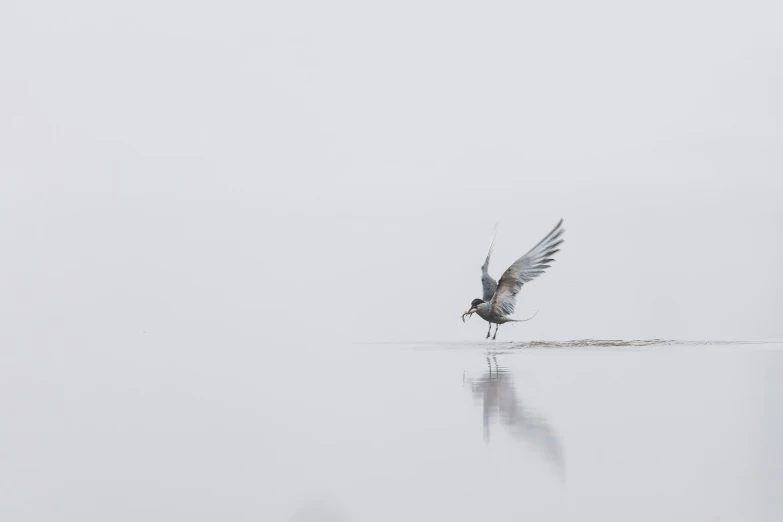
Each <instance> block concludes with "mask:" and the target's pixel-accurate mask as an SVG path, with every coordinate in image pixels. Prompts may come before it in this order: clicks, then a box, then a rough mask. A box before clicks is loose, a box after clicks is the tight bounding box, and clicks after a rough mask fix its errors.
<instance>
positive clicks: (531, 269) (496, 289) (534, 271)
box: [462, 219, 565, 339]
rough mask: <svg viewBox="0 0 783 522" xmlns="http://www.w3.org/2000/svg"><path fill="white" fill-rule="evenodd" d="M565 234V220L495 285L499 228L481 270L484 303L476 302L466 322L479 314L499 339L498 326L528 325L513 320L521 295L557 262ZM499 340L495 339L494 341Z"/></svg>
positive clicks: (466, 314)
mask: <svg viewBox="0 0 783 522" xmlns="http://www.w3.org/2000/svg"><path fill="white" fill-rule="evenodd" d="M564 232H565V229H564V228H563V220H562V219H561V220H560V221H558V223H557V225H555V228H553V229H552V231H551V232H549V233H548V234H547V235H546V236H544V239H542V240H541V241H539V242H538V244H536V246H534V247H533V248H531V249H530V250H529V251H528V252H527V253H526V254H525V255H524V256H522V257H520V258H519V259H517V260H516V261H514V263H512V265H511V266H510V267H508V268H507V269H506V271H505V272H503V275H502V276H501V277H500V280H499V281H495V280H494V279H493V278H492V276H490V275H489V259H490V257H491V256H492V249H493V248H494V245H495V236H496V234H497V226H496V227H495V232H494V233H493V234H492V239H491V240H490V243H489V252H487V258H486V260H485V261H484V264H483V265H482V266H481V286H482V289H483V299H474V300H473V302H472V303H471V306H470V309H469V310H468V311H467V312H465V313H464V314H462V319H463V321H464V320H465V316H468V317H470V316H471V315H472V314H473V313H476V314H478V315H479V317H481V318H482V319H484V320H485V321H487V322H488V323H489V328H490V330H491V328H492V323H494V324H495V325H496V326H495V336H497V325H501V324H503V323H507V322H519V321H526V320H527V319H513V318H511V317H509V316H510V315H511V314H513V313H514V309H515V306H516V301H517V294H518V293H519V291H520V290H521V289H522V286H524V284H525V283H529V282H530V281H532V280H533V279H535V278H536V277H538V276H540V275H541V274H543V273H544V272H545V271H546V269H547V268H549V267H550V266H551V265H550V263H552V262H553V261H554V258H553V257H552V256H553V255H554V254H556V253H557V252H559V251H560V249H559V248H558V247H559V246H560V245H561V244H562V243H563V241H564V239H563V238H562V235H563V233H564ZM531 319H532V317H531ZM489 333H490V332H489V331H487V337H489ZM495 336H493V337H492V338H493V339H494V338H495Z"/></svg>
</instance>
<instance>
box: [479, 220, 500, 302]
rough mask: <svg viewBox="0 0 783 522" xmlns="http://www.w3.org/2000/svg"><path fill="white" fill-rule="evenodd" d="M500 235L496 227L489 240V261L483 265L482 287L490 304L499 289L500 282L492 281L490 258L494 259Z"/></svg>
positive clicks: (485, 299)
mask: <svg viewBox="0 0 783 522" xmlns="http://www.w3.org/2000/svg"><path fill="white" fill-rule="evenodd" d="M497 233H498V226H497V225H495V230H494V231H493V232H492V238H491V239H490V240H489V252H487V259H486V261H484V264H483V265H481V286H482V288H483V289H484V297H483V299H484V301H486V302H489V301H490V300H491V299H492V296H493V295H495V290H497V288H498V282H497V281H495V280H494V279H492V276H491V275H489V258H490V257H492V249H493V248H494V247H495V236H496V235H497Z"/></svg>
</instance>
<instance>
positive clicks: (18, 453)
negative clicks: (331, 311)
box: [0, 343, 783, 522]
mask: <svg viewBox="0 0 783 522" xmlns="http://www.w3.org/2000/svg"><path fill="white" fill-rule="evenodd" d="M616 344H618V345H615V346H595V345H590V343H572V344H571V345H568V344H557V343H549V344H544V345H542V344H537V345H523V346H518V345H512V344H507V343H486V344H485V343H476V344H473V345H465V344H426V343H422V344H408V345H401V344H385V345H384V344H372V345H370V344H368V345H357V344H344V345H340V344H330V343H321V344H312V345H306V346H297V345H294V344H290V345H274V346H272V345H270V346H268V347H265V348H264V349H263V350H260V349H259V348H258V347H243V348H240V347H235V348H228V347H221V348H220V349H219V350H218V349H213V348H212V347H202V348H195V347H190V348H189V350H190V351H189V355H188V357H186V358H183V357H182V349H181V347H179V348H178V349H174V348H171V347H166V346H163V345H156V344H155V343H150V344H147V345H141V346H137V347H135V350H125V351H115V352H110V351H101V350H95V351H90V350H85V351H83V352H79V353H77V354H75V355H74V354H73V353H71V354H69V355H67V356H66V355H64V354H62V353H59V354H56V353H35V352H29V351H27V352H11V353H5V354H4V355H3V360H2V362H3V366H2V370H0V377H2V384H0V392H2V394H1V396H0V407H2V414H3V419H4V423H3V428H2V432H0V452H1V453H0V455H1V462H2V466H0V518H2V519H3V520H14V521H20V520H79V521H85V520H96V521H98V520H101V521H104V520H142V519H143V520H161V521H163V520H166V521H171V520H189V521H193V520H205V521H206V520H258V521H276V520H281V521H287V520H293V521H299V522H301V521H315V520H327V521H369V520H381V521H400V520H422V521H431V520H452V521H454V520H465V521H475V520H493V521H505V520H509V521H511V520H515V521H518V520H536V521H541V520H563V521H571V520H597V521H602V522H603V521H614V520H616V521H629V520H633V521H655V522H659V521H661V520H682V521H688V522H692V521H713V520H721V521H730V520H736V521H749V520H760V521H777V520H783V414H782V413H781V412H782V411H783V408H781V404H783V380H782V379H781V376H783V345H781V344H774V343H767V344H721V343H718V344H712V345H704V344H701V345H700V344H693V343H692V344H663V345H658V344H654V345H650V346H623V345H621V344H622V343H616ZM637 344H643V343H637ZM259 353H261V354H263V355H261V356H259ZM259 357H260V358H259ZM150 361H156V362H155V363H154V364H150Z"/></svg>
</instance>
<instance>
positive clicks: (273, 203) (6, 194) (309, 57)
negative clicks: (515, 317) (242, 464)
mask: <svg viewBox="0 0 783 522" xmlns="http://www.w3.org/2000/svg"><path fill="white" fill-rule="evenodd" d="M780 11H781V10H780V7H779V6H778V5H777V4H776V3H775V2H723V3H718V4H716V3H714V2H698V1H688V2H669V3H655V4H649V5H642V4H633V5H630V4H623V3H618V2H598V3H595V2H592V3H590V4H584V3H579V2H570V3H565V4H546V5H543V4H542V5H533V4H518V3H512V2H491V3H481V4H477V3H474V4H471V3H465V2H460V3H456V4H455V3H454V2H423V3H422V2H402V3H401V2H396V3H393V4H392V3H389V4H385V5H380V4H377V3H376V4H371V5H370V4H366V3H361V2H329V3H319V2H311V3H308V2H294V3H288V2H287V3H271V2H268V3H262V4H258V3H246V2H223V3H220V4H218V3H207V2H196V3H193V2H189V3H183V2H173V1H163V2H160V1H156V2H149V1H142V2H134V3H133V4H132V5H131V4H128V5H125V6H120V5H117V4H106V3H104V2H95V1H93V2H89V1H77V2H69V3H67V4H63V3H59V2H40V1H38V2H36V1H34V2H11V3H8V2H6V3H5V4H4V7H3V9H2V15H1V16H0V44H2V45H0V48H1V49H2V50H1V51H0V53H2V58H3V64H4V66H3V68H2V69H1V70H0V75H1V81H0V108H2V114H3V117H2V119H0V142H2V144H3V145H2V153H1V154H0V184H1V187H2V192H1V194H2V195H1V196H0V197H2V205H1V206H0V238H2V243H3V256H2V260H0V267H2V272H0V274H1V275H0V277H1V278H2V279H1V280H2V287H3V291H2V294H1V295H2V297H0V313H2V315H3V316H4V317H5V321H4V323H5V326H4V328H3V329H2V333H1V334H0V335H2V342H3V344H6V345H8V344H10V345H15V346H26V345H34V344H40V343H47V342H57V340H58V339H63V338H68V339H75V340H80V341H83V342H88V341H95V340H106V339H114V340H116V339H118V338H121V339H123V338H131V337H134V336H137V335H140V332H145V335H155V336H157V337H158V338H160V339H179V340H192V339H209V340H221V342H253V341H255V340H260V339H269V338H274V339H282V338H283V337H285V336H288V335H290V336H294V337H295V338H298V339H318V338H323V337H324V336H327V337H335V338H344V339H360V340H410V339H433V340H457V339H476V338H481V336H482V335H483V332H484V325H483V322H482V321H479V320H478V319H477V318H474V319H473V320H472V321H471V323H469V325H468V326H463V325H462V323H461V322H460V321H459V315H460V314H461V312H463V311H464V310H465V309H466V308H467V306H468V304H469V303H470V300H471V299H473V298H474V297H478V296H479V294H480V283H479V266H480V265H481V263H482V261H483V257H484V255H485V252H486V247H487V243H488V239H489V235H490V233H491V230H492V225H493V224H494V223H495V222H496V221H500V223H501V227H500V233H499V236H498V239H497V244H496V251H495V256H494V259H493V262H492V265H491V272H492V273H493V274H494V275H495V277H499V275H500V274H501V273H502V271H503V270H504V269H505V268H506V267H507V266H508V264H510V263H511V262H512V261H513V260H514V259H516V257H518V256H519V255H521V254H523V253H524V252H525V251H527V249H528V248H530V247H531V246H532V245H533V244H534V243H535V242H537V241H538V240H539V239H540V237H542V235H543V234H544V233H546V232H547V231H548V230H549V229H550V228H551V227H552V226H553V225H554V223H555V222H556V221H557V219H559V218H560V217H563V218H565V227H566V230H567V231H566V235H565V238H566V243H565V244H564V247H563V249H562V251H561V252H560V253H559V254H558V256H557V262H556V263H555V264H554V266H553V267H552V268H551V269H550V270H549V271H548V273H547V274H545V275H544V276H542V277H541V278H539V279H537V280H536V281H534V282H533V283H531V284H530V285H528V286H527V287H526V288H524V289H523V291H522V293H521V294H520V300H519V306H518V311H519V313H520V315H521V316H527V315H530V314H531V313H532V312H533V311H534V310H539V313H538V316H537V317H536V318H535V320H533V321H531V322H529V323H525V324H523V325H515V326H508V327H502V328H501V330H500V333H499V338H501V339H504V340H510V339H520V340H523V339H524V340H527V339H537V338H540V339H569V338H584V337H597V338H607V337H608V338H645V337H670V338H687V339H705V338H733V339H768V338H781V337H783V330H782V329H781V328H782V327H781V323H780V321H779V317H780V312H781V309H782V307H783V297H781V296H782V295H783V292H781V290H783V285H781V276H780V266H783V254H781V248H780V240H779V237H780V230H781V222H782V218H783V212H782V211H781V204H780V201H781V188H783V187H782V185H783V176H781V169H782V168H783V152H781V151H783V148H781V145H783V123H782V122H783V102H781V96H780V92H783V69H782V68H781V65H780V64H781V58H783V36H781V33H780V31H779V23H778V21H779V19H780V15H781V12H780Z"/></svg>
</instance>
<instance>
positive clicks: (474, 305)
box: [462, 299, 485, 323]
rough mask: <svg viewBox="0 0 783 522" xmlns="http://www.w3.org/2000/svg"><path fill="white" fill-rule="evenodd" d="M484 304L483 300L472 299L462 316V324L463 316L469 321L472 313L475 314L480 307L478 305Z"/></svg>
mask: <svg viewBox="0 0 783 522" xmlns="http://www.w3.org/2000/svg"><path fill="white" fill-rule="evenodd" d="M484 302H485V301H484V300H483V299H474V300H473V301H472V302H471V303H470V308H469V309H468V311H467V312H465V313H464V314H462V322H463V323H464V322H465V316H467V318H468V319H470V316H471V315H473V314H474V313H476V311H477V310H478V305H480V304H482V303H484Z"/></svg>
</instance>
